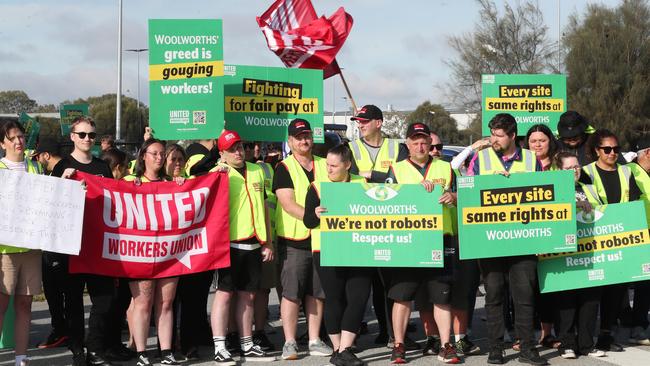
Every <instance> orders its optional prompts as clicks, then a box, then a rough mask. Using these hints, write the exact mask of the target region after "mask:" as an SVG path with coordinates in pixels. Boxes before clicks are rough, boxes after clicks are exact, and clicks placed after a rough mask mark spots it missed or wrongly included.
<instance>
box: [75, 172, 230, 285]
mask: <svg viewBox="0 0 650 366" xmlns="http://www.w3.org/2000/svg"><path fill="white" fill-rule="evenodd" d="M78 174H79V177H78V179H83V180H85V182H86V184H87V187H88V190H87V192H86V211H85V214H84V230H83V237H82V244H81V252H80V254H79V256H78V257H71V258H70V271H71V272H78V273H94V274H101V275H106V276H113V277H127V278H163V277H171V276H179V275H183V274H188V273H195V272H203V271H208V270H211V269H215V268H223V267H228V266H229V265H230V257H229V253H230V251H229V246H230V242H229V234H228V232H229V230H228V176H227V175H226V174H224V173H211V174H208V175H206V176H203V177H199V178H196V179H188V180H186V181H185V183H184V184H183V185H182V186H179V185H178V184H176V183H175V182H161V183H144V184H142V185H140V186H137V185H135V183H134V182H126V181H116V180H109V179H105V178H99V177H95V176H92V175H88V174H83V173H78Z"/></svg>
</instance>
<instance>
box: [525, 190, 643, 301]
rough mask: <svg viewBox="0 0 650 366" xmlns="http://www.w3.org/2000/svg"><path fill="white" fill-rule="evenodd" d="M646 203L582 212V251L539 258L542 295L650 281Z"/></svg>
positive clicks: (580, 249)
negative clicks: (543, 293)
mask: <svg viewBox="0 0 650 366" xmlns="http://www.w3.org/2000/svg"><path fill="white" fill-rule="evenodd" d="M646 214H647V213H646V212H645V208H644V206H643V202H641V201H635V202H629V203H617V204H612V205H605V206H598V207H595V210H594V211H592V212H590V213H589V214H587V213H584V212H582V211H578V214H577V215H576V218H577V221H578V251H577V252H574V253H557V254H545V255H541V256H540V257H539V263H538V264H537V272H538V274H539V286H540V289H541V291H542V292H552V291H562V290H570V289H576V288H584V287H593V286H602V285H611V284H615V283H623V282H634V281H643V280H648V279H650V238H648V226H647V223H646V219H645V215H646Z"/></svg>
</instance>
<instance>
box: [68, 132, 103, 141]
mask: <svg viewBox="0 0 650 366" xmlns="http://www.w3.org/2000/svg"><path fill="white" fill-rule="evenodd" d="M73 133H74V134H75V135H77V136H79V138H80V139H82V140H83V139H85V138H86V136H88V137H90V139H91V140H94V139H95V137H97V133H96V132H73Z"/></svg>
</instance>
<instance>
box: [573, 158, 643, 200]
mask: <svg viewBox="0 0 650 366" xmlns="http://www.w3.org/2000/svg"><path fill="white" fill-rule="evenodd" d="M616 169H617V171H618V179H619V182H620V185H621V203H623V202H629V201H630V176H631V175H632V171H631V170H630V167H629V166H627V165H620V164H616ZM582 170H583V171H584V172H585V174H587V176H589V178H591V182H592V184H593V186H594V188H595V189H596V194H597V195H598V198H600V200H601V201H602V202H603V204H605V205H606V204H608V203H609V202H608V201H607V192H605V186H604V185H603V181H602V180H601V179H600V174H598V170H597V169H596V162H593V163H591V164H589V165H585V166H584V167H582Z"/></svg>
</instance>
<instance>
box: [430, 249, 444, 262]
mask: <svg viewBox="0 0 650 366" xmlns="http://www.w3.org/2000/svg"><path fill="white" fill-rule="evenodd" d="M431 260H432V261H441V260H442V250H432V251H431Z"/></svg>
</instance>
